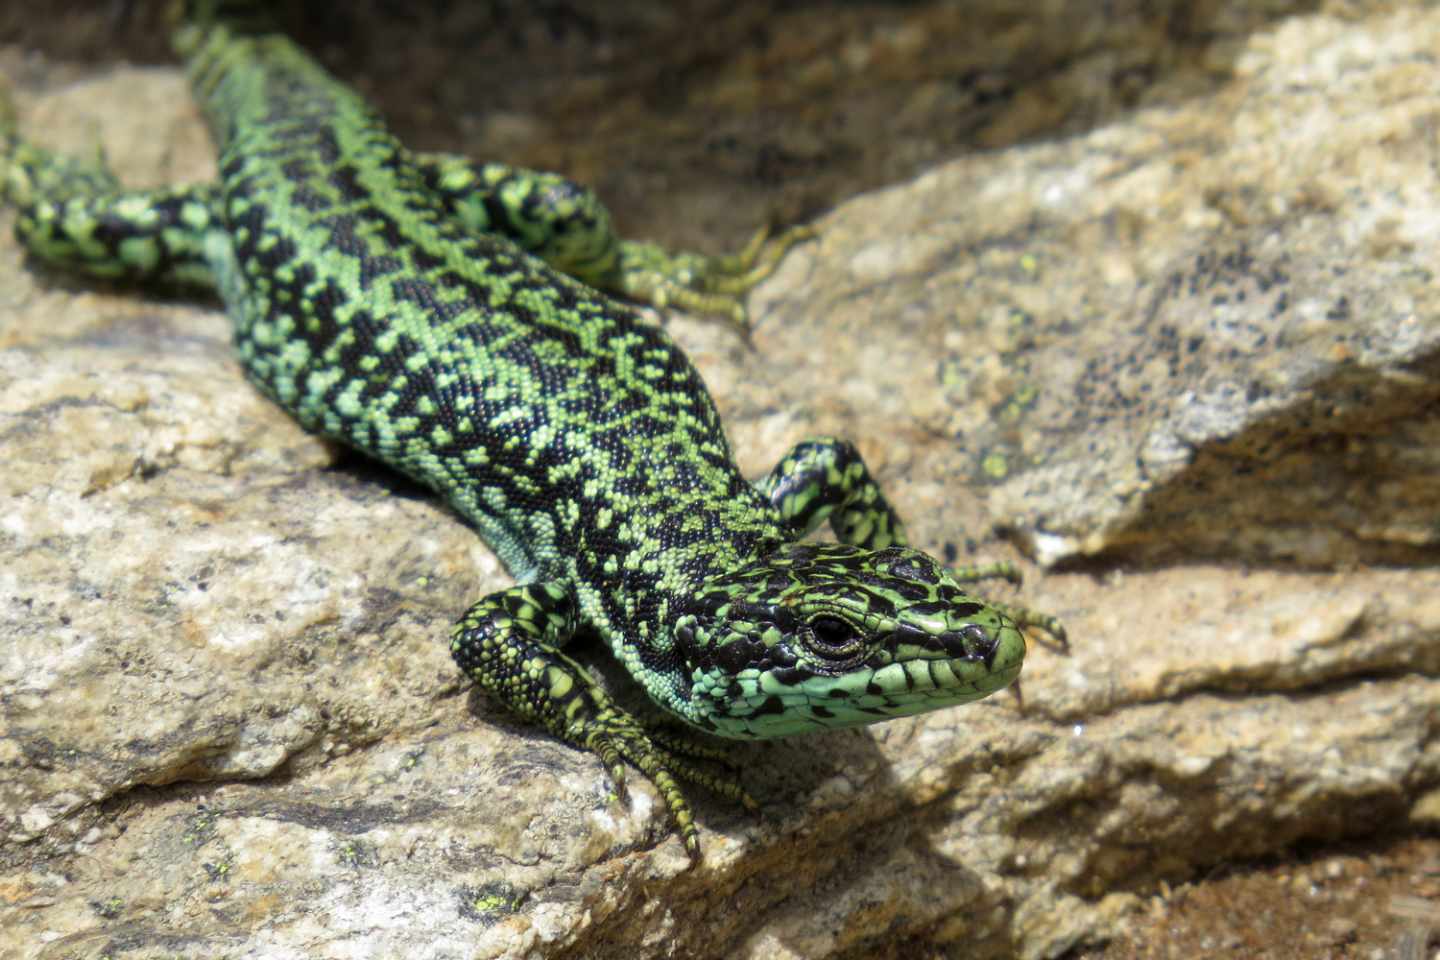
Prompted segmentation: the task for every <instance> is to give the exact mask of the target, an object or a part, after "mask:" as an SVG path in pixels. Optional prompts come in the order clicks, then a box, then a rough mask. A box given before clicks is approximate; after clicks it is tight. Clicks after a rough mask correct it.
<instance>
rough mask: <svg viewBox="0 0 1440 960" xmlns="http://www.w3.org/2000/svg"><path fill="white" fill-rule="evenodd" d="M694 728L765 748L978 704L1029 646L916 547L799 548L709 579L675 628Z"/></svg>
mask: <svg viewBox="0 0 1440 960" xmlns="http://www.w3.org/2000/svg"><path fill="white" fill-rule="evenodd" d="M672 636H673V637H674V643H675V647H674V651H675V653H677V654H678V655H679V656H680V657H681V658H682V659H683V660H684V661H685V665H686V676H687V679H688V680H689V681H690V684H691V688H690V701H689V704H688V707H689V710H688V711H687V712H688V713H689V715H690V717H691V720H692V722H695V723H697V724H698V725H700V726H702V727H705V728H707V729H710V730H711V731H712V732H714V733H716V734H718V735H720V736H726V737H735V738H740V739H756V738H764V737H777V736H785V735H788V734H792V733H802V732H805V731H810V730H820V729H824V728H828V727H848V726H857V725H860V724H866V723H874V722H876V721H879V720H887V719H890V718H893V717H903V716H909V715H910V714H915V713H922V712H925V711H927V710H935V709H938V708H940V707H948V706H952V705H955V704H960V703H967V702H969V701H971V700H978V699H980V698H981V697H985V696H988V695H989V694H991V693H994V692H995V691H997V690H999V689H1001V688H1003V687H1005V686H1006V685H1007V684H1009V683H1010V682H1011V681H1013V680H1014V679H1015V678H1016V677H1017V676H1019V674H1020V665H1021V663H1022V661H1023V660H1024V658H1025V638H1024V637H1023V636H1022V635H1021V633H1020V631H1019V629H1018V628H1017V627H1016V625H1015V623H1014V622H1013V621H1012V620H1011V619H1010V618H1009V617H1007V616H1005V615H1004V614H1003V613H1001V612H1000V611H998V610H996V609H995V608H993V607H991V606H989V605H987V604H986V603H984V602H983V601H981V600H978V599H976V598H975V597H973V596H970V595H968V594H966V593H965V592H964V591H963V590H962V589H961V588H960V587H959V585H958V584H956V582H955V581H954V580H953V579H952V578H951V577H950V576H949V574H948V573H947V572H946V571H945V569H944V567H942V566H941V565H940V564H939V563H938V562H937V561H936V560H934V559H933V558H931V557H929V556H927V555H925V554H923V553H921V552H919V551H918V550H912V549H910V548H909V547H889V548H887V549H884V550H867V549H864V548H861V547H853V546H847V545H844V544H818V543H801V544H789V545H787V546H784V547H782V548H780V549H779V550H777V551H776V552H774V553H772V554H770V555H768V556H766V557H764V558H762V559H760V560H758V561H756V562H755V563H753V564H751V565H749V566H746V567H743V568H741V569H739V570H736V571H733V572H731V573H729V574H727V575H725V576H723V577H720V578H716V579H714V580H711V581H708V582H707V583H706V585H705V587H704V588H703V589H702V590H701V592H700V593H699V594H697V595H696V596H694V597H693V598H692V599H691V602H690V603H688V604H687V605H686V607H685V609H684V611H683V612H682V613H681V615H680V616H679V617H678V618H677V619H676V621H675V624H674V630H673V633H672Z"/></svg>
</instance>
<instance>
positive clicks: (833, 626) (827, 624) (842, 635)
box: [810, 617, 855, 647]
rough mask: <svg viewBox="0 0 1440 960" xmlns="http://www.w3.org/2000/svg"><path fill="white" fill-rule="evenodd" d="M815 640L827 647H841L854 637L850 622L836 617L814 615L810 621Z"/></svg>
mask: <svg viewBox="0 0 1440 960" xmlns="http://www.w3.org/2000/svg"><path fill="white" fill-rule="evenodd" d="M810 629H811V630H813V631H815V639H816V641H817V642H819V643H820V644H822V645H823V646H827V647H843V646H845V644H847V643H849V642H850V640H851V638H852V637H854V635H855V631H853V630H851V629H850V624H848V623H846V622H845V621H844V620H841V619H839V618H838V617H816V618H815V619H814V620H811V621H810Z"/></svg>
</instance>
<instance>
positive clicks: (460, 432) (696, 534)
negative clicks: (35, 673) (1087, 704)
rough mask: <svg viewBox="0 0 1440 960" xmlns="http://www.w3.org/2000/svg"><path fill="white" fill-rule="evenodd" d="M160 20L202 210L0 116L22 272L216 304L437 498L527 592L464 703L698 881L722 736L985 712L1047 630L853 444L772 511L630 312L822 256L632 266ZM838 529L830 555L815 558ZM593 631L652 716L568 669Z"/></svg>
mask: <svg viewBox="0 0 1440 960" xmlns="http://www.w3.org/2000/svg"><path fill="white" fill-rule="evenodd" d="M170 16H171V18H172V24H173V37H172V39H173V43H174V46H175V48H176V50H177V52H178V53H179V55H180V56H181V57H182V58H183V59H184V61H185V63H186V66H187V70H188V74H189V79H190V82H191V86H192V88H193V90H194V93H195V96H196V97H197V99H198V101H199V103H200V104H201V107H202V111H203V113H204V115H205V117H206V120H207V122H208V125H209V127H210V129H211V131H212V135H213V138H214V140H215V142H216V146H217V149H218V152H219V159H218V167H219V175H218V177H217V179H216V180H214V181H213V182H209V183H201V184H193V185H184V186H176V187H167V188H161V189H154V190H130V189H126V188H125V187H123V186H122V185H121V184H120V183H119V182H118V181H117V180H116V178H115V177H114V176H113V175H112V174H111V173H110V172H109V171H108V169H107V168H106V167H105V165H104V163H103V160H100V159H94V160H92V159H85V158H76V157H71V156H67V155H63V154H58V153H54V152H52V151H49V150H47V149H44V148H42V147H39V146H37V145H35V144H33V143H31V142H30V141H28V140H27V139H25V138H24V137H23V136H22V134H21V133H20V131H19V129H18V123H17V121H16V117H15V111H14V109H13V106H11V105H9V104H8V100H7V103H6V105H5V107H4V109H0V194H3V197H4V199H6V200H7V201H8V202H9V203H10V204H11V205H12V206H14V207H15V208H16V209H17V211H18V213H17V215H16V218H15V230H16V234H17V236H18V237H19V239H20V240H21V242H22V244H23V245H24V247H25V248H26V250H27V251H28V252H29V254H30V255H31V256H32V257H34V258H36V259H38V260H39V261H42V262H45V263H48V264H51V265H55V266H58V267H61V268H64V269H69V270H74V271H79V272H81V273H83V274H86V275H89V276H92V277H96V278H101V279H106V280H113V281H122V282H125V283H128V284H134V285H139V286H147V285H154V286H170V287H180V288H184V289H197V290H205V291H211V292H213V293H217V294H218V296H219V299H220V301H221V302H222V303H223V305H224V307H225V309H226V312H227V313H228V315H229V317H230V319H231V321H232V325H233V338H234V343H235V348H236V352H237V354H238V358H239V362H240V365H241V367H242V369H243V371H244V373H245V375H246V376H247V377H248V379H249V380H250V381H251V382H252V383H254V384H255V385H256V386H257V387H258V388H259V389H260V390H261V391H262V392H263V393H265V394H266V395H268V396H269V397H270V398H271V399H273V400H274V401H275V402H276V403H277V404H279V406H281V407H282V408H284V409H285V410H286V411H287V412H288V413H289V414H291V415H292V416H293V417H294V418H295V419H296V420H298V421H299V423H300V424H301V425H302V426H304V427H305V428H307V429H308V430H311V431H313V432H315V433H318V434H321V435H323V436H325V437H328V438H331V439H333V440H337V441H339V442H341V443H343V444H346V445H348V446H350V447H352V448H354V449H356V450H358V451H360V452H361V453H363V454H365V455H367V456H369V457H371V458H373V459H375V460H378V461H380V462H381V463H384V464H386V465H388V466H389V467H391V468H393V469H395V470H398V471H399V472H401V473H403V474H405V475H407V476H409V477H410V478H412V479H414V480H416V481H418V482H419V483H420V484H422V485H423V486H425V487H427V488H429V489H430V490H432V491H434V492H435V493H437V494H438V495H439V496H440V497H441V498H442V499H443V500H444V501H445V502H446V503H447V504H448V505H449V506H450V507H451V508H452V509H453V510H454V511H455V512H456V513H457V514H458V515H459V516H460V517H461V518H462V519H463V520H464V521H466V522H468V523H469V524H470V525H471V526H473V527H474V529H475V530H476V531H477V533H478V534H479V536H480V537H481V539H482V540H483V541H484V542H485V543H486V544H487V545H488V546H489V547H490V548H491V549H493V550H494V551H495V553H496V554H497V556H498V557H499V559H500V560H501V561H502V563H503V564H504V566H505V567H506V568H507V569H508V571H509V573H510V574H511V575H512V576H513V578H514V581H515V582H514V585H513V586H511V587H508V588H504V589H500V590H497V591H495V592H493V593H490V594H488V595H486V596H483V597H481V598H479V599H478V600H477V601H476V602H475V603H474V604H473V605H472V606H471V607H470V608H469V609H468V610H466V611H465V612H464V613H463V614H462V615H461V616H460V617H459V619H458V620H457V621H456V623H455V626H454V628H453V630H452V632H451V635H450V640H449V642H450V650H451V653H452V654H453V657H454V660H455V661H456V663H457V664H458V666H459V668H460V669H461V670H462V671H463V672H464V674H465V675H466V676H468V677H469V678H471V679H472V680H473V681H474V682H475V683H476V684H477V685H478V686H479V687H481V688H482V689H483V690H484V691H485V692H486V693H487V694H488V695H490V696H491V697H494V698H495V699H497V700H498V701H500V702H501V703H503V704H504V705H506V706H507V707H508V708H509V709H510V710H512V711H513V712H514V713H515V714H517V715H519V716H520V717H521V718H523V719H524V720H526V721H529V722H531V723H533V724H536V725H539V726H541V727H543V728H544V729H546V730H547V731H549V732H550V733H551V734H553V735H554V736H557V737H559V738H561V739H562V740H564V741H566V742H568V743H570V744H572V745H574V746H577V747H580V748H582V749H584V750H588V751H591V752H593V753H594V754H596V755H598V757H599V759H600V760H601V762H602V764H603V766H604V768H605V770H606V772H607V774H608V775H609V777H610V778H611V780H612V782H613V783H614V784H615V788H616V794H617V796H619V797H620V798H621V799H622V800H623V799H624V798H625V796H626V794H625V788H624V783H625V780H624V776H625V773H624V771H625V766H626V764H627V763H628V764H630V765H633V766H634V767H636V768H638V769H639V770H640V771H641V772H642V773H643V774H644V775H646V776H647V777H648V778H649V779H650V780H651V782H652V783H653V784H654V785H655V787H656V789H657V791H658V793H659V794H660V796H661V797H662V799H663V801H664V802H665V804H666V806H667V808H668V811H669V814H670V817H671V820H672V822H673V824H674V827H675V829H676V830H677V831H678V833H679V835H680V838H681V840H682V843H683V846H684V848H685V850H686V851H687V853H688V854H689V856H690V857H691V859H692V862H693V861H695V860H698V859H699V857H700V840H699V829H698V827H697V825H696V822H695V818H694V815H693V812H692V809H691V806H690V803H689V801H688V799H687V797H686V794H685V792H684V790H682V788H681V786H680V782H681V781H687V782H693V783H697V784H699V785H701V786H703V787H706V788H708V789H710V790H712V791H713V792H715V793H717V794H718V795H720V796H722V797H725V798H727V799H729V800H731V801H734V802H736V803H739V804H741V805H743V806H745V807H747V808H749V809H752V810H753V809H757V807H758V805H757V804H756V803H755V801H754V800H753V798H751V796H750V795H749V793H748V792H746V790H745V789H744V788H743V787H742V786H741V784H740V783H739V780H738V776H737V775H736V773H735V771H734V770H733V769H727V770H726V771H725V772H724V773H717V772H714V771H712V770H711V769H709V768H708V767H707V766H706V764H705V762H706V761H710V760H719V761H721V763H722V764H723V763H724V751H723V749H722V748H720V747H719V746H718V744H719V743H721V741H720V740H714V739H709V738H708V737H707V735H713V736H714V737H719V738H729V739H737V740H753V739H763V738H770V737H779V736H787V735H791V734H801V733H807V732H811V731H818V730H825V729H831V728H837V727H847V726H856V725H861V724H868V723H873V722H876V721H882V720H887V719H891V718H895V717H902V716H908V715H913V714H917V713H920V712H924V711H929V710H935V709H940V708H943V707H949V706H953V705H957V704H963V703H967V702H970V701H974V700H978V699H980V698H983V697H985V696H988V695H989V694H991V693H994V692H995V691H997V690H1000V689H1003V688H1004V687H1006V686H1007V685H1009V684H1011V683H1012V681H1015V680H1016V678H1017V677H1018V675H1019V673H1020V670H1021V665H1022V663H1023V660H1024V656H1025V653H1026V640H1025V637H1024V635H1023V633H1022V628H1023V627H1026V626H1038V627H1040V628H1041V629H1044V630H1046V631H1047V632H1049V633H1051V634H1052V635H1053V636H1054V637H1055V638H1056V639H1057V640H1059V641H1060V642H1062V643H1063V642H1064V630H1063V627H1062V626H1061V625H1060V623H1059V621H1058V620H1056V619H1055V618H1054V617H1051V616H1048V615H1044V614H1040V613H1037V612H1034V611H1030V610H1028V609H1025V608H1022V607H1018V606H1013V605H1008V604H1004V603H998V602H994V601H986V600H982V599H980V598H979V597H977V596H975V595H972V594H971V593H968V592H966V589H965V585H967V584H969V583H971V582H974V581H980V580H985V579H990V578H1005V579H1009V580H1012V581H1016V582H1018V579H1019V577H1018V573H1017V570H1016V568H1015V566H1014V565H1013V564H1010V563H1006V562H1000V563H991V564H977V565H972V566H967V567H959V568H954V569H951V568H947V567H946V566H945V565H944V564H942V563H941V562H940V561H938V560H936V559H935V558H933V557H931V556H929V555H928V554H926V553H924V552H921V551H920V550H918V549H915V548H913V547H911V546H910V545H909V542H908V539H907V536H906V533H905V527H904V525H903V523H902V522H901V519H900V517H899V515H898V514H897V513H896V511H895V509H894V508H893V507H892V506H891V504H890V503H889V501H888V500H887V499H886V498H885V496H884V494H883V493H882V491H881V489H880V487H879V486H878V484H877V483H876V481H875V479H874V477H873V476H872V475H871V473H870V471H869V469H868V468H867V467H866V465H865V463H864V461H863V459H862V458H861V457H860V455H859V453H858V451H857V449H856V447H855V446H854V445H853V444H851V443H849V442H847V441H844V440H840V439H837V438H834V437H817V438H810V439H806V440H803V441H800V442H798V443H797V444H796V445H795V446H794V447H793V449H791V450H790V452H789V453H788V454H787V455H785V456H784V457H783V458H782V459H781V460H780V462H779V463H778V464H777V465H776V466H775V467H774V469H773V470H772V471H771V472H770V473H769V474H768V475H766V476H764V477H763V478H761V479H759V480H758V481H756V482H753V483H752V482H750V481H748V480H747V479H746V478H745V477H744V476H743V475H742V474H741V471H740V469H739V467H738V466H737V465H736V462H735V459H734V457H733V455H732V453H731V449H730V446H729V442H728V440H727V438H726V435H725V431H724V428H723V426H722V424H721V421H720V416H719V414H718V413H717V410H716V407H715V404H714V402H713V400H712V398H711V396H710V394H709V392H708V391H707V389H706V387H705V385H704V383H703V382H702V380H701V378H700V375H699V373H698V372H697V370H696V369H695V367H694V366H693V365H692V364H691V362H690V361H689V359H688V358H687V357H686V356H685V354H684V353H683V352H682V351H681V350H680V348H679V347H678V346H677V345H676V344H675V342H674V341H673V340H672V339H671V338H670V336H669V335H668V334H667V333H666V331H665V330H664V329H663V328H662V327H661V326H659V325H657V324H655V323H653V322H651V321H649V320H647V319H646V318H645V317H644V316H643V315H642V314H641V312H640V311H639V310H637V309H636V307H635V306H633V305H632V303H639V304H648V305H651V306H654V307H658V308H665V307H667V306H669V307H677V308H680V309H685V310H691V311H694V312H697V313H702V314H710V315H715V316H719V317H721V318H723V319H726V320H728V321H729V322H731V323H732V324H733V325H735V326H736V328H737V329H739V330H740V331H741V332H742V333H744V334H745V335H746V336H747V337H748V331H749V321H748V315H747V311H746V308H745V305H744V297H745V295H746V293H747V292H748V291H749V290H750V289H751V288H752V287H753V286H754V285H755V284H757V283H758V282H760V280H762V279H764V278H765V277H766V276H768V275H769V274H770V273H771V272H772V271H773V270H774V269H775V268H776V265H777V264H778V263H779V262H780V260H781V259H782V258H783V257H784V256H785V254H786V253H787V251H788V250H789V249H790V248H791V247H792V246H794V245H795V244H797V243H800V242H802V241H804V240H806V239H808V238H809V237H811V236H812V235H813V234H812V231H811V230H810V229H809V228H807V227H797V228H793V229H791V230H790V231H787V232H785V233H783V234H780V235H778V236H775V237H769V236H767V234H766V233H765V232H764V231H761V232H760V233H758V234H757V235H756V236H755V238H754V239H753V240H752V241H751V242H750V243H749V244H748V245H747V246H746V247H745V248H744V249H743V250H742V251H740V252H739V253H738V254H732V255H727V256H705V255H702V254H695V253H684V252H670V251H668V250H666V249H665V248H663V247H661V246H659V245H656V244H650V243H641V242H637V241H630V240H623V239H621V238H620V237H619V236H618V235H617V234H616V232H615V230H614V228H613V227H612V225H611V218H610V214H609V211H608V210H607V209H606V208H605V206H604V205H603V204H602V203H601V202H600V201H599V199H598V198H597V197H596V196H595V194H594V193H593V191H591V190H589V189H587V188H585V187H583V186H580V185H579V184H576V183H574V182H572V181H570V180H568V179H565V178H564V177H562V176H559V175H557V174H552V173H546V172H542V171H532V170H526V169H521V168H517V167H512V166H509V165H506V164H502V163H481V162H476V161H471V160H469V159H467V158H464V157H458V156H452V155H447V154H426V153H419V152H413V151H410V150H408V149H406V148H405V147H404V146H403V145H402V144H401V143H400V142H399V141H398V140H397V139H396V138H395V137H394V136H393V135H392V134H391V133H390V132H389V130H388V129H387V128H386V126H385V125H384V123H383V121H382V120H381V118H380V117H379V116H378V114H377V112H376V111H375V110H374V108H373V107H371V106H370V105H369V104H368V103H366V102H365V101H364V100H363V99H362V98H361V97H360V96H359V94H357V93H356V92H354V91H353V90H352V89H350V88H349V87H347V86H346V85H344V84H343V83H342V82H341V81H339V80H337V79H336V78H334V77H332V76H331V75H330V74H329V73H328V72H326V71H325V69H324V68H323V67H321V66H320V65H319V64H318V63H316V62H315V61H314V60H313V59H312V58H311V57H310V56H309V55H308V54H306V53H305V52H304V51H303V50H302V49H301V48H300V47H299V46H298V45H297V44H296V43H294V42H293V41H292V40H291V39H290V38H288V37H287V36H286V35H285V34H284V33H283V32H281V31H280V30H279V29H278V28H277V27H276V26H275V24H274V23H273V21H272V20H271V19H270V18H269V17H268V16H267V15H266V11H265V9H264V6H263V4H261V3H258V2H255V0H178V2H175V3H174V4H173V7H172V10H171V13H170ZM825 522H828V523H829V525H830V527H831V530H832V531H833V533H834V536H835V541H834V542H818V541H815V540H813V539H805V538H806V536H807V534H809V533H810V532H811V531H813V530H814V529H816V528H817V527H818V526H819V525H820V524H822V523H825ZM580 634H591V635H596V636H598V637H599V638H600V640H601V641H602V642H603V644H604V645H605V646H608V648H609V650H610V652H611V653H613V655H614V656H615V657H616V658H617V659H618V660H619V662H620V663H621V664H623V666H624V667H625V669H626V671H627V672H628V674H629V675H630V676H631V677H632V678H633V679H634V680H635V681H637V682H638V684H639V686H640V687H641V688H643V690H644V691H645V693H646V694H647V695H648V697H649V700H650V701H652V702H653V703H654V704H655V705H658V707H659V708H660V709H661V712H662V714H663V715H667V716H668V717H669V718H671V719H672V720H677V721H679V723H678V724H677V725H676V729H673V730H664V729H661V728H659V727H657V726H656V725H655V724H654V723H653V722H649V721H646V720H643V719H642V718H640V717H639V716H637V715H636V712H632V711H631V710H627V709H626V708H624V707H623V706H621V705H620V704H619V703H618V702H617V701H616V700H615V699H614V698H613V697H612V695H611V694H610V693H609V692H607V691H606V689H605V688H603V687H602V686H601V685H600V684H599V683H598V682H597V681H596V680H595V678H594V677H593V676H592V675H591V673H590V672H589V671H588V670H587V669H586V668H585V667H584V666H582V665H581V664H580V663H578V662H577V661H576V660H574V659H573V658H572V657H571V656H570V654H569V653H567V652H566V649H565V648H566V646H567V644H568V643H569V641H570V640H571V639H572V638H573V637H575V636H577V635H580Z"/></svg>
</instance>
